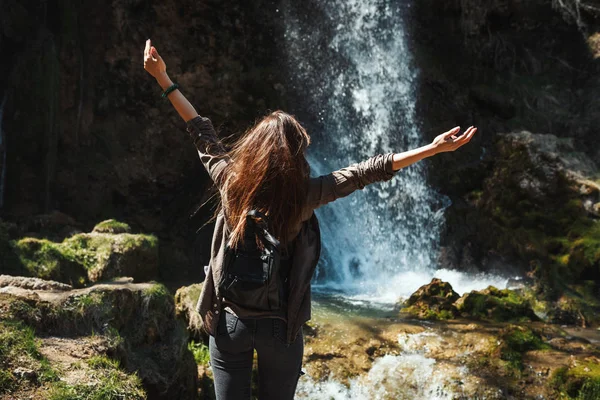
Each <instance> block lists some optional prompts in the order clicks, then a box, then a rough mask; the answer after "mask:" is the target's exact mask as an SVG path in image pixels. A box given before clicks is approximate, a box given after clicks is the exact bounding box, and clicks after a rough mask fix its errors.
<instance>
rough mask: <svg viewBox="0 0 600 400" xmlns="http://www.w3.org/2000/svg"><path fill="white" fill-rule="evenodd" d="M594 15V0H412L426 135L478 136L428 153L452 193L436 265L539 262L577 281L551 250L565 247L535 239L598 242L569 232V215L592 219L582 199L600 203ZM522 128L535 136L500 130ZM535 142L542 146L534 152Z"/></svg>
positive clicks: (585, 221)
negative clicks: (599, 192)
mask: <svg viewBox="0 0 600 400" xmlns="http://www.w3.org/2000/svg"><path fill="white" fill-rule="evenodd" d="M576 3H577V4H576ZM576 5H580V6H581V7H580V8H579V14H577V13H573V12H574V10H575V8H574V7H575V6H576ZM575 11H576V10H575ZM598 17H599V12H598V9H597V5H596V4H594V3H593V2H570V1H565V2H547V1H529V2H523V1H492V2H483V3H482V2H476V1H460V2H459V1H450V2H438V1H435V0H433V1H425V2H418V3H417V4H416V10H414V19H413V20H414V21H415V23H414V25H413V26H412V38H413V47H414V49H415V52H416V63H417V64H418V66H419V68H420V69H421V80H420V82H421V86H420V95H419V97H418V99H419V105H418V106H419V110H420V114H421V116H422V120H423V121H424V124H423V125H424V126H423V128H424V130H425V132H426V133H427V134H429V135H431V137H433V136H434V135H435V134H437V133H438V132H439V131H441V130H442V129H443V128H445V127H449V126H454V125H461V124H462V125H467V126H468V125H471V124H473V125H477V126H478V127H479V128H480V131H479V134H478V137H476V138H475V139H474V141H475V145H473V146H470V147H469V148H465V149H464V151H463V150H462V149H461V151H460V152H457V153H456V154H452V155H446V156H444V155H442V156H439V157H435V158H434V159H432V160H431V161H429V167H430V171H431V173H430V179H431V181H432V183H433V184H434V185H435V186H436V187H438V188H439V189H440V191H441V192H442V193H444V194H446V195H448V196H449V197H450V199H451V200H452V206H451V207H449V208H448V209H447V218H446V220H447V224H446V231H445V234H443V236H442V244H443V250H442V253H441V259H440V261H441V263H442V265H444V266H446V267H450V268H459V269H466V270H478V269H482V268H483V269H497V270H502V271H507V270H509V271H510V270H511V269H512V270H513V271H519V272H523V271H536V273H537V274H538V275H537V276H538V277H540V275H545V277H546V278H544V279H547V280H552V279H554V280H556V279H557V276H559V277H560V278H558V279H559V280H560V279H562V278H564V277H565V276H566V275H569V274H571V272H573V273H574V274H575V275H576V277H574V276H573V275H572V274H571V279H574V280H577V279H584V277H583V276H582V275H580V274H579V272H578V271H581V268H580V266H579V267H576V266H575V263H574V262H573V261H574V259H571V264H570V265H569V267H568V268H567V267H562V273H561V272H558V273H557V272H556V271H557V270H561V267H560V266H557V265H560V264H561V263H560V262H556V263H555V262H553V261H549V259H550V258H553V257H554V258H555V260H556V259H559V258H560V256H563V258H562V261H563V263H564V262H566V261H567V260H566V257H565V254H567V253H569V251H568V250H566V249H565V248H563V247H561V246H562V245H558V246H554V247H552V246H550V245H546V244H542V242H544V240H546V239H547V242H548V243H549V242H552V240H550V239H549V238H548V236H552V237H558V236H561V237H562V235H565V236H568V237H569V239H566V240H565V241H561V243H563V244H564V245H566V246H567V247H568V242H569V241H575V240H580V239H581V240H582V241H585V242H587V243H590V241H586V240H583V239H582V238H583V237H584V236H586V237H588V238H589V239H590V240H591V241H594V240H597V236H596V234H595V233H592V234H591V236H592V237H593V238H594V239H591V238H590V237H589V236H587V234H584V233H583V232H578V233H571V234H568V232H571V231H572V229H576V228H575V225H577V221H579V222H580V223H581V224H582V225H585V226H588V227H592V226H595V225H597V224H596V223H595V218H596V216H595V215H592V214H593V213H590V209H591V208H590V207H592V208H593V204H595V202H597V201H598V200H597V198H596V197H594V194H593V193H595V189H593V188H594V187H596V185H597V179H598V175H597V170H596V169H595V167H593V165H595V164H597V163H598V161H599V160H600V152H599V149H598V146H597V136H598V123H599V122H600V113H598V96H597V95H596V93H597V92H598V89H600V86H599V84H600V81H598V72H600V58H599V56H600V53H599V52H598V46H597V41H598V33H597V32H598V30H599V26H600V25H599V19H598ZM523 130H527V131H529V132H533V133H534V134H533V135H531V136H530V137H529V139H531V138H537V139H536V140H534V142H535V143H532V142H533V141H532V140H529V139H526V138H524V137H523V136H522V135H521V136H519V135H520V134H516V136H511V135H504V133H506V132H521V131H523ZM537 133H540V134H544V135H539V136H538V135H536V134H537ZM517 136H519V137H521V139H523V140H520V139H518V138H517ZM519 143H520V144H519ZM548 146H550V147H552V146H554V149H553V150H550V149H549V148H548ZM532 147H533V148H538V149H540V150H539V151H534V153H535V154H536V155H535V156H533V157H531V156H532V153H528V150H527V149H531V148H532ZM542 154H545V155H542ZM557 154H559V155H557ZM557 158H558V159H557ZM567 158H568V159H569V161H566V164H568V165H571V169H576V170H577V169H581V168H580V167H582V168H583V166H584V164H585V165H586V167H585V168H583V169H584V170H585V171H586V172H584V173H583V175H585V179H584V180H587V181H588V184H584V186H585V188H584V189H581V184H578V183H577V179H570V178H568V177H565V176H563V174H562V172H561V171H562V170H564V169H565V168H566V169H567V170H569V168H570V167H569V166H565V160H566V159H567ZM561 160H562V161H561ZM559 164H560V165H562V167H560V166H559ZM591 165H592V167H590V166H591ZM561 168H562V169H561ZM563 178H564V179H563ZM580 189H581V190H583V191H584V192H586V191H588V192H589V193H587V194H586V193H583V192H582V193H579V191H580ZM492 193H494V194H492ZM586 196H587V197H586ZM590 196H591V197H590ZM588 197H590V198H588ZM586 204H587V206H586ZM586 207H587V208H586ZM482 217H483V219H482ZM544 220H545V221H546V222H544ZM509 226H510V227H511V228H510V229H508V230H507V228H508V227H509ZM509 231H510V233H509ZM525 232H529V233H531V235H529V234H525ZM586 232H587V231H586ZM557 241H560V240H559V239H556V240H554V243H555V244H556V242H557ZM550 247H552V248H550ZM558 253H560V255H559V254H558ZM586 254H588V253H586ZM592 270H594V269H593V268H592ZM592 270H588V271H592ZM542 271H543V272H542ZM569 271H570V272H569ZM536 273H534V275H535V274H536ZM549 275H554V278H552V279H550V278H549ZM584 275H585V274H584ZM590 276H591V275H590Z"/></svg>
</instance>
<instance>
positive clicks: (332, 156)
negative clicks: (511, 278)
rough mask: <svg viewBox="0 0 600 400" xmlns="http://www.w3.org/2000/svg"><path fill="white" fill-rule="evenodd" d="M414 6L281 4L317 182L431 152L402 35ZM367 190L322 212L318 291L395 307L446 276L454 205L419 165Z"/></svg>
mask: <svg viewBox="0 0 600 400" xmlns="http://www.w3.org/2000/svg"><path fill="white" fill-rule="evenodd" d="M410 6H411V1H409V0H404V1H402V0H401V1H391V0H331V1H327V2H301V3H298V2H292V1H291V0H287V2H286V3H285V4H284V7H283V16H284V18H285V26H286V32H285V38H286V40H285V47H286V52H287V57H288V65H289V70H290V75H291V81H292V83H293V87H294V92H295V93H296V95H297V97H298V98H299V99H301V100H299V102H301V103H303V104H305V108H306V110H305V111H302V109H301V107H298V108H299V113H300V114H299V116H300V118H301V119H306V120H309V121H314V122H313V123H311V124H310V127H311V128H312V129H311V133H312V136H313V145H311V147H309V162H310V164H311V167H312V169H313V174H325V173H328V172H330V171H332V170H335V169H338V168H341V167H344V166H347V165H349V164H351V163H354V162H358V161H362V160H364V159H366V158H368V157H370V156H372V155H375V154H377V153H386V152H401V151H405V150H409V149H412V148H415V147H419V146H422V145H425V144H426V142H425V139H424V138H423V137H422V136H421V135H420V133H419V123H418V121H417V118H416V115H415V96H416V94H415V91H416V90H415V88H416V82H417V79H418V69H417V68H416V67H415V65H414V62H413V59H412V57H411V53H410V49H409V39H410V38H409V36H408V33H407V32H406V30H405V26H406V18H407V15H408V14H409V13H410ZM292 111H294V112H296V110H293V109H292ZM302 113H304V115H302ZM364 191H365V192H366V193H359V194H353V195H352V196H349V197H347V198H344V199H341V200H338V201H336V202H335V203H333V204H331V205H328V206H326V207H323V208H321V209H319V210H317V215H318V217H319V219H320V221H321V230H322V238H323V249H324V252H323V257H322V259H321V263H320V265H319V268H318V269H317V274H316V278H315V281H316V282H315V283H316V285H315V286H316V287H317V288H318V287H319V286H321V287H325V288H326V289H327V290H331V289H339V290H341V291H343V293H344V295H345V296H350V297H352V296H355V297H357V298H365V299H368V300H369V301H373V300H375V301H377V300H380V301H381V302H384V303H386V302H395V301H397V299H398V296H400V295H407V294H410V292H411V291H414V290H415V289H417V288H418V287H419V286H420V285H422V284H424V283H427V282H428V281H429V280H430V279H431V278H432V277H433V276H434V275H439V274H440V271H437V268H436V262H435V261H436V257H437V253H438V239H439V235H440V228H441V225H442V223H443V209H444V208H445V207H447V206H448V205H449V204H448V203H449V202H448V201H447V200H446V199H445V198H444V197H443V196H440V195H438V194H436V193H435V192H434V191H433V190H432V189H431V188H430V187H429V186H428V184H427V177H426V173H425V169H424V165H423V163H422V162H421V163H417V164H414V165H412V166H410V167H408V168H405V169H403V170H401V171H399V172H398V173H397V174H396V177H395V178H394V179H392V180H391V181H389V182H385V183H379V184H375V185H371V186H369V187H367V188H366V189H365V190H364ZM444 272H446V275H451V274H449V273H448V271H441V273H444ZM485 280H486V279H484V281H485ZM504 282H505V281H504ZM451 283H453V282H452V281H451ZM479 283H481V286H484V287H485V286H487V282H483V281H482V282H479ZM471 286H472V285H471ZM472 288H476V287H472Z"/></svg>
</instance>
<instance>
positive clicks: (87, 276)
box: [10, 233, 159, 287]
mask: <svg viewBox="0 0 600 400" xmlns="http://www.w3.org/2000/svg"><path fill="white" fill-rule="evenodd" d="M10 249H11V251H12V252H13V253H14V254H15V256H16V257H18V262H19V264H20V266H21V270H22V273H19V274H18V275H27V276H33V277H38V278H42V279H51V280H56V281H59V282H64V283H69V284H70V285H72V286H74V287H81V286H83V285H85V284H86V283H88V282H98V281H103V280H109V279H112V278H115V277H119V276H129V277H132V278H133V279H134V280H136V281H149V280H152V279H155V278H156V277H157V275H158V263H159V258H158V240H157V239H156V237H155V236H153V235H142V234H135V235H134V234H130V233H121V234H111V233H79V234H76V235H73V236H71V237H69V238H66V239H65V240H63V241H62V243H56V242H52V241H49V240H46V239H37V238H23V239H20V240H18V241H12V242H10Z"/></svg>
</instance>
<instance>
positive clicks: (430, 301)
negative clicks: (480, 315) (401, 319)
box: [400, 278, 460, 320]
mask: <svg viewBox="0 0 600 400" xmlns="http://www.w3.org/2000/svg"><path fill="white" fill-rule="evenodd" d="M459 297H460V296H459V295H458V293H456V292H455V291H454V290H453V289H452V286H451V285H450V284H449V283H447V282H443V281H442V280H440V279H437V278H434V279H432V280H431V282H430V283H429V284H427V285H423V286H421V287H420V288H419V289H417V291H416V292H415V293H413V294H412V295H411V296H410V297H409V298H408V300H406V302H404V308H402V309H401V310H400V312H401V314H408V315H411V316H414V317H417V318H420V319H429V320H443V319H452V318H454V317H455V315H456V311H457V310H456V307H455V306H454V302H455V301H456V300H457V299H458V298H459Z"/></svg>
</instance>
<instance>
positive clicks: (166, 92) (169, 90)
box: [161, 83, 179, 97]
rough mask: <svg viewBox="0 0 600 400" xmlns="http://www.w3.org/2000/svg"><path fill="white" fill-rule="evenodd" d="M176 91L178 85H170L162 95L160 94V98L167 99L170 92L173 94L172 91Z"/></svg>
mask: <svg viewBox="0 0 600 400" xmlns="http://www.w3.org/2000/svg"><path fill="white" fill-rule="evenodd" d="M176 89H179V85H178V84H176V83H174V84H172V85H171V86H169V87H168V88H167V90H165V91H164V92H163V94H162V96H161V97H167V96H168V95H169V94H171V92H173V91H174V90H176Z"/></svg>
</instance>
